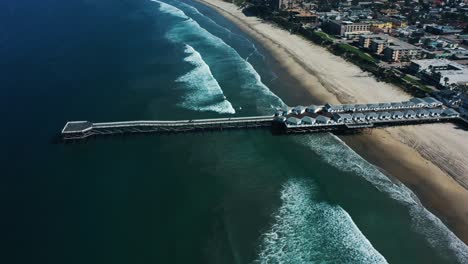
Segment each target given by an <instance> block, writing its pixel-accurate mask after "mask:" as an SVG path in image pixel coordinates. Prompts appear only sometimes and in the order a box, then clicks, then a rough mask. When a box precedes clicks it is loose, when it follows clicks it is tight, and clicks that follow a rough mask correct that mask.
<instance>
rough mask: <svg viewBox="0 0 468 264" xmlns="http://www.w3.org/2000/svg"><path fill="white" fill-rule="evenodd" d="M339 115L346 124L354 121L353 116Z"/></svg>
mask: <svg viewBox="0 0 468 264" xmlns="http://www.w3.org/2000/svg"><path fill="white" fill-rule="evenodd" d="M339 115H340V118H341V120H342V121H343V122H344V123H349V122H352V121H353V116H352V115H350V114H339Z"/></svg>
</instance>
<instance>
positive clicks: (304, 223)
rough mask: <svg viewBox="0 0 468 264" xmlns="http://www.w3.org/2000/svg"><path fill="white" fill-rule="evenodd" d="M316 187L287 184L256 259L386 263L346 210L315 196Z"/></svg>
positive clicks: (298, 181) (306, 181)
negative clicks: (272, 222)
mask: <svg viewBox="0 0 468 264" xmlns="http://www.w3.org/2000/svg"><path fill="white" fill-rule="evenodd" d="M315 186H316V184H315V183H314V182H313V181H312V180H310V179H297V178H292V179H290V180H289V181H287V182H286V184H284V186H283V190H282V191H281V200H282V206H281V207H280V208H279V209H278V211H277V212H276V214H275V215H274V224H273V226H272V227H271V228H270V230H269V231H268V232H266V233H265V234H264V235H263V236H262V242H261V246H260V250H259V251H260V253H259V255H258V258H257V260H256V261H255V262H256V263H387V261H386V260H385V258H384V257H383V256H382V255H381V254H380V253H379V252H378V251H377V250H375V249H374V248H373V247H372V245H371V243H370V242H369V241H368V240H367V238H366V237H365V236H364V235H363V234H362V233H361V231H360V230H359V229H358V227H357V226H356V225H355V224H354V222H353V220H352V219H351V217H350V216H349V214H348V213H347V212H346V211H345V210H344V209H342V208H341V207H340V206H337V205H330V204H328V203H325V202H321V201H318V200H316V199H315V196H316V191H315V189H314V187H315Z"/></svg>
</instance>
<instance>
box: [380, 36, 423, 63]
mask: <svg viewBox="0 0 468 264" xmlns="http://www.w3.org/2000/svg"><path fill="white" fill-rule="evenodd" d="M383 54H384V60H386V61H388V62H401V61H409V60H412V59H418V58H420V57H421V56H422V50H421V48H418V47H416V46H414V45H411V44H409V43H407V42H404V41H401V40H398V41H394V42H388V45H387V46H386V47H385V49H384V53H383Z"/></svg>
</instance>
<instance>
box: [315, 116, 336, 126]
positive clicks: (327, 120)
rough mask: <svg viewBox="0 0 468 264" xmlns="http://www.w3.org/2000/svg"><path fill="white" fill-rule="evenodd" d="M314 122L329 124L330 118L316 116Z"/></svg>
mask: <svg viewBox="0 0 468 264" xmlns="http://www.w3.org/2000/svg"><path fill="white" fill-rule="evenodd" d="M316 121H317V123H318V124H330V123H331V122H332V121H331V119H330V118H328V117H326V116H323V115H319V116H317V118H316Z"/></svg>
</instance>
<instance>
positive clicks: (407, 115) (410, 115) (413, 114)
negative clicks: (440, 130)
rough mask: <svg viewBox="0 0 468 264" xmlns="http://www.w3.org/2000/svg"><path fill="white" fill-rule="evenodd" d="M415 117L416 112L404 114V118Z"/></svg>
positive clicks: (408, 111)
mask: <svg viewBox="0 0 468 264" xmlns="http://www.w3.org/2000/svg"><path fill="white" fill-rule="evenodd" d="M415 117H416V112H415V111H413V110H407V111H406V112H405V118H415Z"/></svg>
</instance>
